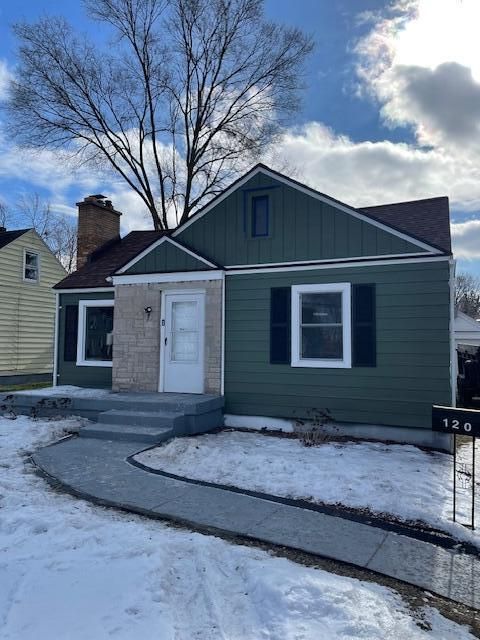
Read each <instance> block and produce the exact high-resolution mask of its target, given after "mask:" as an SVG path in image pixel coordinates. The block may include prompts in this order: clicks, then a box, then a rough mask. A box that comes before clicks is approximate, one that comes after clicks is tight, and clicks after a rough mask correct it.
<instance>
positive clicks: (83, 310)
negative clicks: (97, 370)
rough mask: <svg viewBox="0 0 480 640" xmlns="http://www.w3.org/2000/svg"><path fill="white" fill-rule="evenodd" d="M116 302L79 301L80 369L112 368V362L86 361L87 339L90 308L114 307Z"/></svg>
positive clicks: (78, 350)
mask: <svg viewBox="0 0 480 640" xmlns="http://www.w3.org/2000/svg"><path fill="white" fill-rule="evenodd" d="M113 306H114V300H112V299H110V300H79V301H78V334H77V366H79V367H111V366H112V361H111V360H86V359H85V338H86V329H87V309H88V307H113Z"/></svg>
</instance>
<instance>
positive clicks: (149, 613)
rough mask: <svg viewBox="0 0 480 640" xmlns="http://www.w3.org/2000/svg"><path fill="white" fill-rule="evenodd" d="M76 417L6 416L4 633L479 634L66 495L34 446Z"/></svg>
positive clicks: (378, 589)
mask: <svg viewBox="0 0 480 640" xmlns="http://www.w3.org/2000/svg"><path fill="white" fill-rule="evenodd" d="M76 424H77V422H76V421H75V420H63V421H57V422H49V421H33V420H31V419H29V418H26V417H19V418H18V419H17V420H7V419H5V418H0V576H1V578H0V639H1V640H20V639H21V640H46V639H47V638H54V639H55V640H67V639H68V640H85V639H87V638H88V639H92V640H104V639H106V638H114V639H115V640H137V639H138V638H142V640H193V639H194V638H198V639H201V640H217V639H222V640H225V639H227V638H228V639H229V640H234V639H235V640H293V639H295V640H323V639H325V640H335V639H347V638H348V639H349V640H352V638H355V639H357V638H365V639H368V640H377V639H378V640H380V639H382V640H383V639H385V638H395V640H402V639H405V640H417V639H428V638H431V639H435V640H438V639H444V640H467V639H470V638H473V636H472V635H471V634H469V633H468V632H467V630H466V628H465V627H461V626H459V625H457V624H455V623H453V622H451V621H449V620H447V619H446V618H444V617H442V616H441V615H440V614H439V613H438V611H436V610H435V609H432V608H425V609H424V619H425V620H426V621H427V622H429V623H430V624H431V626H432V629H431V631H425V630H423V629H421V628H420V627H419V626H418V625H417V624H416V622H415V619H414V617H413V616H412V613H411V611H410V610H409V609H408V608H407V607H406V605H405V603H404V602H403V600H402V599H401V598H400V596H399V595H398V594H396V593H395V592H394V591H392V590H390V589H387V588H385V587H382V586H379V585H375V584H370V583H366V582H361V581H359V580H356V579H352V578H346V577H339V576H336V575H333V574H330V573H327V572H325V571H321V570H317V569H313V568H308V567H304V566H301V565H297V564H295V563H292V562H291V561H289V560H286V559H284V558H274V557H272V556H270V555H269V554H267V553H266V552H264V551H261V550H258V549H255V548H250V547H241V546H235V545H231V544H229V543H227V542H225V541H223V540H220V539H218V538H215V537H209V536H204V535H200V534H197V533H192V532H189V531H186V530H179V529H174V528H169V527H167V526H166V525H164V524H162V523H160V522H158V521H149V520H146V519H141V518H139V517H137V516H133V515H132V516H128V515H125V514H120V513H117V512H115V511H113V510H106V509H103V508H100V507H94V506H92V505H90V504H88V503H86V502H84V501H81V500H78V499H75V498H72V497H69V496H66V495H63V494H61V493H56V492H55V491H53V490H52V489H51V488H50V487H49V486H48V485H47V484H46V483H45V482H44V481H43V480H42V479H41V478H40V477H38V476H37V475H36V474H35V473H34V471H33V468H32V466H31V464H30V463H29V461H28V458H27V454H28V452H31V451H32V450H34V449H35V448H36V447H38V446H40V445H41V444H42V443H46V442H47V441H49V440H50V439H51V438H53V437H55V436H59V435H62V433H63V431H64V429H70V428H72V427H75V425H76Z"/></svg>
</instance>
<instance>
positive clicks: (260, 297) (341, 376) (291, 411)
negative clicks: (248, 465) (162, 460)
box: [225, 261, 451, 428]
mask: <svg viewBox="0 0 480 640" xmlns="http://www.w3.org/2000/svg"><path fill="white" fill-rule="evenodd" d="M330 282H350V283H376V292H377V297H376V310H377V366H376V367H354V368H352V369H315V368H302V367H298V368H297V367H290V366H289V365H278V364H270V362H269V359H270V358H269V345H270V341H269V339H270V289H271V288H272V287H289V286H291V285H294V284H313V283H330ZM449 314H450V291H449V264H448V261H442V262H428V263H427V262H426V263H424V264H421V263H411V264H403V265H402V264H396V265H380V266H371V267H357V268H352V267H350V268H347V267H345V268H338V269H324V270H320V269H319V270H305V271H289V272H274V273H258V274H245V275H229V276H227V278H226V339H225V343H226V350H225V395H226V411H227V412H228V413H233V414H244V415H260V416H261V415H263V416H272V417H285V418H295V417H299V418H302V417H307V413H308V410H310V409H319V410H323V409H328V410H329V411H330V413H331V414H332V416H333V418H334V419H335V420H337V421H342V422H343V421H346V422H358V423H360V422H363V423H372V424H385V425H395V426H409V427H424V428H430V422H431V405H432V404H447V405H449V404H450V400H451V395H450V340H449V322H450V317H449ZM294 330H295V327H292V331H294Z"/></svg>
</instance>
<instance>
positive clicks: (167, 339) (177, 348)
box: [160, 293, 205, 393]
mask: <svg viewBox="0 0 480 640" xmlns="http://www.w3.org/2000/svg"><path fill="white" fill-rule="evenodd" d="M204 302H205V296H204V294H203V293H165V295H164V313H163V314H162V315H163V320H162V325H163V326H162V329H163V331H162V336H161V340H162V343H163V344H162V347H163V349H162V352H163V353H162V356H161V357H162V359H163V363H162V364H163V367H161V370H162V369H163V391H171V392H177V393H203V388H204V383H203V376H204V364H203V361H204V357H203V354H204V336H205V323H204V318H205V304H204ZM160 389H161V390H162V384H160Z"/></svg>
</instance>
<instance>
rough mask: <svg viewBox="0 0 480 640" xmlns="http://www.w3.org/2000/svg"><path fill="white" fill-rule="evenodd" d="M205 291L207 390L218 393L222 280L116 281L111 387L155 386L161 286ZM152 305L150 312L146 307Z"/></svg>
mask: <svg viewBox="0 0 480 640" xmlns="http://www.w3.org/2000/svg"><path fill="white" fill-rule="evenodd" d="M182 289H188V290H195V289H200V290H204V291H205V363H204V365H205V366H204V380H205V388H204V392H205V393H214V394H219V393H221V375H222V371H221V369H222V281H221V280H202V281H198V282H175V283H162V284H156V283H149V284H122V285H117V286H116V287H115V311H114V314H115V315H114V337H113V362H112V389H113V390H114V391H158V383H159V375H160V319H161V309H160V305H161V292H162V291H166V290H178V291H180V290H182ZM147 307H151V309H152V311H151V313H150V314H148V313H146V312H145V308H147Z"/></svg>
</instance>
